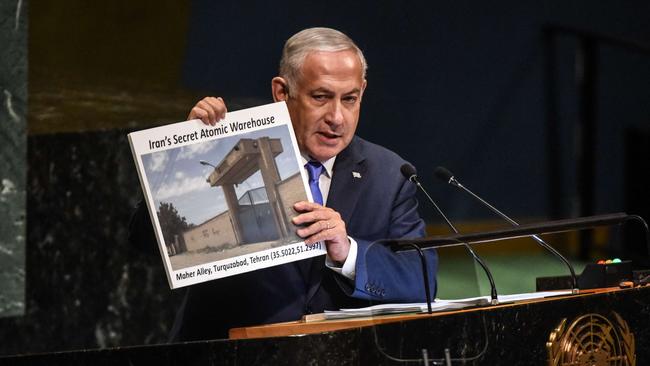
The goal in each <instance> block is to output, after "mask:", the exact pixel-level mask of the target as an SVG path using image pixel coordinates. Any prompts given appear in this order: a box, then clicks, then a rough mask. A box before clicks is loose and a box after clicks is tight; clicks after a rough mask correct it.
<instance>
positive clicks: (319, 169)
mask: <svg viewBox="0 0 650 366" xmlns="http://www.w3.org/2000/svg"><path fill="white" fill-rule="evenodd" d="M305 168H307V172H308V173H309V188H310V189H311V195H312V196H313V197H314V202H316V203H318V204H321V205H322V204H323V194H322V193H321V191H320V187H319V186H318V181H319V178H320V175H321V174H322V173H323V168H324V167H323V164H321V163H320V162H318V161H310V162H308V163H307V164H305Z"/></svg>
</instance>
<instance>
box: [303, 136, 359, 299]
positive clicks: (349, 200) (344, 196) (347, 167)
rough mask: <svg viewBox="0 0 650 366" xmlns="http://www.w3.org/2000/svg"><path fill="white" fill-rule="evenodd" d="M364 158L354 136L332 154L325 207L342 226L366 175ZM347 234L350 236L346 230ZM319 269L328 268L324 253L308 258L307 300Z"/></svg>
mask: <svg viewBox="0 0 650 366" xmlns="http://www.w3.org/2000/svg"><path fill="white" fill-rule="evenodd" d="M364 160H365V157H364V156H363V153H362V151H361V148H360V144H359V141H358V140H357V137H356V136H355V137H354V138H353V140H352V142H351V143H350V145H348V147H347V148H346V149H345V150H343V151H341V153H340V154H339V155H338V156H337V157H336V162H335V163H334V169H333V175H332V183H331V185H330V191H329V194H328V196H327V207H330V208H332V209H334V210H335V211H338V213H339V214H341V218H342V219H343V221H344V222H345V223H346V226H347V225H348V223H349V222H350V219H351V218H352V216H353V214H354V209H355V207H356V205H357V202H358V200H359V197H360V195H361V192H362V187H363V186H362V185H363V184H364V177H365V175H366V174H365V173H366V165H365V164H364V163H363V162H364ZM348 230H349V226H348ZM348 235H350V233H349V232H348ZM323 270H325V271H331V270H330V269H327V268H325V256H320V257H317V258H315V260H314V261H312V265H311V270H310V276H309V290H308V292H307V302H309V301H310V300H311V299H312V297H313V296H314V295H315V294H316V291H317V290H318V288H319V286H320V283H321V279H322V276H323V272H322V271H323Z"/></svg>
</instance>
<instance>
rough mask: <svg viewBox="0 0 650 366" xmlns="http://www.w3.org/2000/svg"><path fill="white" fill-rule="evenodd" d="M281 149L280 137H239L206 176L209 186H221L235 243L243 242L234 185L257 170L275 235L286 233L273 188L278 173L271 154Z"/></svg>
mask: <svg viewBox="0 0 650 366" xmlns="http://www.w3.org/2000/svg"><path fill="white" fill-rule="evenodd" d="M282 151H283V149H282V143H281V141H280V139H272V138H268V137H260V138H258V139H240V140H239V142H237V144H236V145H235V146H234V147H233V148H232V150H230V152H228V154H226V156H225V157H224V158H223V160H222V161H221V162H220V163H219V164H218V165H217V166H216V167H215V168H214V171H213V172H212V173H211V174H210V176H209V177H208V179H207V181H208V183H210V186H212V187H216V186H221V187H222V188H223V192H224V195H225V196H226V204H227V205H228V210H229V211H230V217H231V219H232V223H233V227H234V229H235V238H236V239H237V243H239V244H242V243H243V242H244V235H243V230H244V228H243V227H242V225H241V220H240V206H239V202H238V201H237V194H236V193H235V185H237V184H241V183H242V182H243V181H245V180H246V179H247V178H248V177H250V176H251V175H253V174H254V173H255V172H257V171H258V170H259V171H260V172H261V174H262V179H263V181H264V187H265V188H266V195H267V197H268V200H269V205H270V207H271V214H272V215H273V220H274V222H275V227H276V230H277V233H278V236H279V237H280V238H286V237H288V236H289V223H288V219H287V217H286V215H285V213H284V210H283V208H282V202H281V200H280V194H279V193H278V190H277V184H278V183H279V182H280V173H278V167H277V165H276V163H275V157H276V156H278V155H280V153H282Z"/></svg>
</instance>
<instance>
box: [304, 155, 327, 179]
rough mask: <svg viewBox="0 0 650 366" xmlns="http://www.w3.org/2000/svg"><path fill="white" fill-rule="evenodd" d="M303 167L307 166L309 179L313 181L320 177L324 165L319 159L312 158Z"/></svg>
mask: <svg viewBox="0 0 650 366" xmlns="http://www.w3.org/2000/svg"><path fill="white" fill-rule="evenodd" d="M305 168H307V172H308V173H309V180H310V181H312V182H313V181H317V180H318V179H319V178H320V175H321V174H323V168H325V167H324V166H323V164H321V163H320V162H319V161H313V160H312V161H310V162H308V163H307V164H305Z"/></svg>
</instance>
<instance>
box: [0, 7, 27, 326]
mask: <svg viewBox="0 0 650 366" xmlns="http://www.w3.org/2000/svg"><path fill="white" fill-rule="evenodd" d="M0 49H1V50H2V51H0V101H1V103H0V317H3V316H17V315H20V314H22V313H23V310H24V306H25V303H24V298H25V177H26V171H27V165H26V156H27V151H26V144H25V142H26V139H27V138H26V125H27V121H26V115H27V2H26V1H22V0H15V1H2V2H0Z"/></svg>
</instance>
